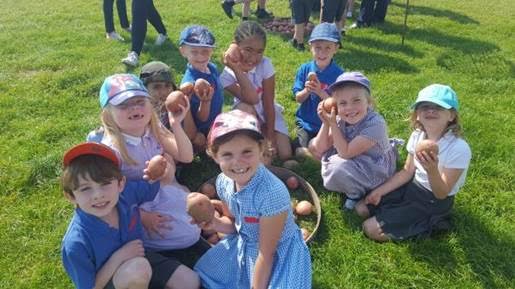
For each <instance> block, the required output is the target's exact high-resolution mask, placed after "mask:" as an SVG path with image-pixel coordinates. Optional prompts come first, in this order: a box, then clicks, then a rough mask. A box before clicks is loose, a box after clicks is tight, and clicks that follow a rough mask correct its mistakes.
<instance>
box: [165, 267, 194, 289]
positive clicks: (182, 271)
mask: <svg viewBox="0 0 515 289" xmlns="http://www.w3.org/2000/svg"><path fill="white" fill-rule="evenodd" d="M198 288H200V278H199V276H198V274H197V273H195V272H194V271H193V270H191V269H190V268H188V267H186V266H184V265H180V266H179V267H177V269H176V270H175V271H174V272H173V274H172V276H171V277H170V279H169V280H168V282H166V289H198Z"/></svg>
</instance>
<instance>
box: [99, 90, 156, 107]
mask: <svg viewBox="0 0 515 289" xmlns="http://www.w3.org/2000/svg"><path fill="white" fill-rule="evenodd" d="M136 96H143V97H150V95H149V94H148V92H146V91H144V90H139V89H135V90H127V91H124V92H122V93H120V94H118V95H116V96H114V97H113V98H111V99H109V100H108V101H107V103H109V104H112V105H115V106H116V105H119V104H121V103H123V102H124V101H126V100H128V99H131V98H133V97H136Z"/></svg>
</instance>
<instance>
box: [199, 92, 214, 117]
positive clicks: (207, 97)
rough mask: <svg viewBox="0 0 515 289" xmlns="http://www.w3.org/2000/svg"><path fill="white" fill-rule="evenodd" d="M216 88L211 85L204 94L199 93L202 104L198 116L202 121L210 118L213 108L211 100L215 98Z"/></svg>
mask: <svg viewBox="0 0 515 289" xmlns="http://www.w3.org/2000/svg"><path fill="white" fill-rule="evenodd" d="M214 92H215V90H214V89H213V87H209V89H208V90H207V91H204V94H203V95H198V97H199V99H200V105H199V109H198V112H197V117H198V118H199V119H200V120H201V121H207V119H208V118H209V112H210V110H211V100H212V99H213V95H214Z"/></svg>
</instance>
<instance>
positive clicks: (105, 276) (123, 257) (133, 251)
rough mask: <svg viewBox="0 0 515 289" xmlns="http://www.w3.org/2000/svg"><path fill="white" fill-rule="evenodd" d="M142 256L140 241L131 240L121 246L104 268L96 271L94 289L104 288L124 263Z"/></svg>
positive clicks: (143, 251) (143, 250)
mask: <svg viewBox="0 0 515 289" xmlns="http://www.w3.org/2000/svg"><path fill="white" fill-rule="evenodd" d="M144 256H145V249H144V248H143V242H142V241H141V240H139V239H137V240H132V241H130V242H128V243H126V244H125V245H123V246H122V247H121V248H120V249H118V250H116V251H115V252H114V253H113V254H112V255H111V257H109V259H107V262H106V263H105V264H104V266H102V268H100V270H98V272H97V275H96V276H95V289H97V288H98V289H101V288H104V287H105V286H106V285H107V283H108V282H109V280H111V278H112V277H113V276H114V274H115V273H116V271H117V270H118V268H120V266H121V265H122V264H123V263H124V262H125V261H127V260H129V259H132V258H135V257H144Z"/></svg>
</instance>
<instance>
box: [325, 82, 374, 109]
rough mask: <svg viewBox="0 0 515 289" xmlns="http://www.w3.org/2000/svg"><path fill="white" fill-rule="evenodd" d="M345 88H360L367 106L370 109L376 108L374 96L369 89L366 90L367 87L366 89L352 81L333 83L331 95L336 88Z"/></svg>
mask: <svg viewBox="0 0 515 289" xmlns="http://www.w3.org/2000/svg"><path fill="white" fill-rule="evenodd" d="M347 88H352V89H360V90H361V91H363V94H364V95H365V97H366V99H367V102H368V106H369V107H370V108H372V109H375V108H376V102H375V100H374V98H373V97H372V94H370V91H368V89H366V88H365V87H364V86H363V85H361V84H358V83H354V82H344V83H341V84H337V85H335V86H334V87H333V88H332V89H331V97H332V96H333V94H334V92H336V91H338V90H344V89H347Z"/></svg>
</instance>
